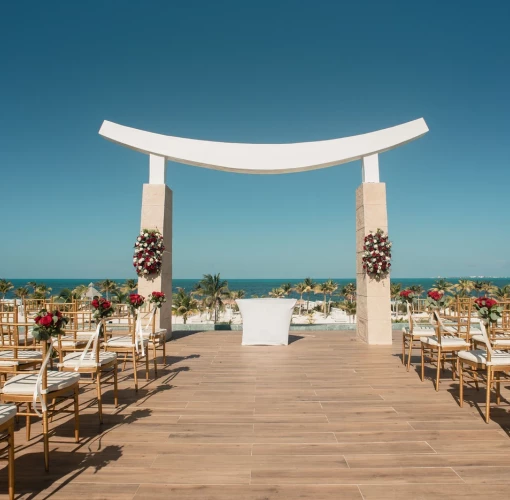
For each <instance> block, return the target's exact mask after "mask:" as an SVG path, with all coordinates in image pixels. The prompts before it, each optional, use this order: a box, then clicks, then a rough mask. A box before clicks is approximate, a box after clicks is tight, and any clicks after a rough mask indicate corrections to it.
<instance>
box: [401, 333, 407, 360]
mask: <svg viewBox="0 0 510 500" xmlns="http://www.w3.org/2000/svg"><path fill="white" fill-rule="evenodd" d="M402 364H403V365H405V364H406V336H405V334H404V333H402Z"/></svg>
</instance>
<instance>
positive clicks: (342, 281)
mask: <svg viewBox="0 0 510 500" xmlns="http://www.w3.org/2000/svg"><path fill="white" fill-rule="evenodd" d="M226 279H227V281H228V284H229V288H230V290H244V291H245V292H246V297H251V296H252V295H258V296H262V295H266V296H267V294H268V293H269V292H270V291H271V289H273V288H277V287H279V286H280V285H281V284H282V283H291V284H292V285H295V284H296V283H299V282H301V281H303V279H283V278H282V279H228V278H226ZM447 279H448V281H450V282H452V283H455V282H457V281H458V279H459V278H458V277H452V278H447ZM484 279H485V280H488V281H491V283H492V284H493V285H496V286H499V287H501V286H504V285H507V284H510V278H484ZM10 281H11V282H12V284H13V285H14V286H15V287H16V288H18V287H20V286H25V285H26V284H27V282H29V281H36V282H37V283H45V284H46V285H47V286H49V287H50V288H51V289H52V292H51V294H52V295H58V294H59V292H60V291H61V290H62V289H63V288H70V289H71V290H72V289H73V288H76V287H77V286H78V285H82V284H85V285H88V284H89V283H91V282H92V283H97V282H98V281H101V280H100V279H39V280H31V279H11V280H10ZM115 281H117V282H118V283H119V284H122V283H123V282H124V280H123V279H116V280H115ZM314 281H316V282H321V281H325V279H319V278H317V279H315V278H314ZM334 281H335V282H337V283H338V284H339V287H338V288H339V290H340V289H341V288H342V287H343V286H344V285H346V284H347V283H351V282H354V281H355V278H338V279H334ZM435 281H436V278H401V279H398V278H395V279H392V282H394V283H401V284H402V286H403V287H404V288H405V287H408V286H411V285H421V286H422V287H423V288H424V289H425V290H428V289H429V288H431V287H432V286H433V283H434V282H435ZM197 282H198V278H196V279H174V280H173V283H172V285H173V288H174V290H175V289H176V288H177V287H181V288H184V289H185V290H187V291H190V290H192V289H193V287H194V285H195V284H196V283H197ZM338 293H339V292H338ZM292 296H293V297H296V298H298V296H297V295H296V294H293V295H292ZM12 297H13V294H12V291H11V292H10V293H9V294H7V296H6V298H12ZM312 297H313V294H312ZM317 298H318V299H320V298H321V297H320V296H317Z"/></svg>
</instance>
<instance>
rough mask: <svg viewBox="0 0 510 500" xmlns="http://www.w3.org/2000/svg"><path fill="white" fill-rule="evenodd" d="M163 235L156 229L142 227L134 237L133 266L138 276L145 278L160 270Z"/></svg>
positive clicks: (156, 273)
mask: <svg viewBox="0 0 510 500" xmlns="http://www.w3.org/2000/svg"><path fill="white" fill-rule="evenodd" d="M164 250H165V245H164V244H163V236H162V235H161V233H160V232H159V231H158V230H157V229H142V230H141V231H140V235H139V236H138V238H136V242H135V253H134V254H133V266H134V268H135V270H136V274H138V276H140V277H143V278H147V277H149V276H150V275H153V274H155V275H158V274H159V273H160V272H161V264H162V262H163V252H164Z"/></svg>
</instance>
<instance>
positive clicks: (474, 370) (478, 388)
mask: <svg viewBox="0 0 510 500" xmlns="http://www.w3.org/2000/svg"><path fill="white" fill-rule="evenodd" d="M473 381H474V383H475V387H476V390H477V391H479V390H480V386H479V384H478V372H477V371H476V369H473Z"/></svg>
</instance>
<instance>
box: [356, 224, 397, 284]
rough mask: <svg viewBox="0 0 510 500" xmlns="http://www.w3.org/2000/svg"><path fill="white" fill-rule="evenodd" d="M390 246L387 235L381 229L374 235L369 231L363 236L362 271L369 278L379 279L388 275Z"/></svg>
mask: <svg viewBox="0 0 510 500" xmlns="http://www.w3.org/2000/svg"><path fill="white" fill-rule="evenodd" d="M391 245H392V243H391V241H390V240H389V239H388V235H387V234H386V233H385V232H384V231H383V230H382V229H378V230H377V231H376V232H375V233H373V232H372V231H370V233H369V234H367V235H366V236H365V243H364V245H363V258H362V263H363V269H364V270H365V271H366V273H367V274H368V275H369V276H370V277H372V278H376V279H381V278H384V277H386V275H387V274H388V273H389V271H390V267H391Z"/></svg>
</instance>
